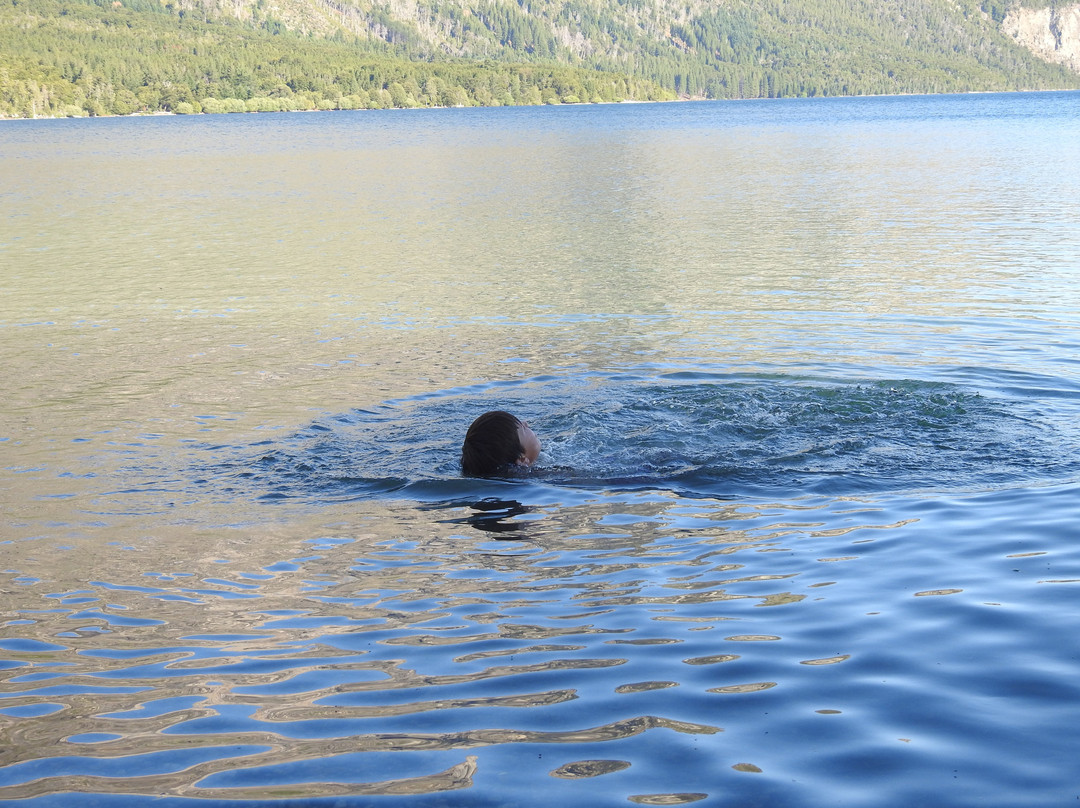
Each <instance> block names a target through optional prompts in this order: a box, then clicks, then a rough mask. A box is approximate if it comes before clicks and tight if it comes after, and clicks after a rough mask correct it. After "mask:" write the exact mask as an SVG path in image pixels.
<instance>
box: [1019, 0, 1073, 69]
mask: <svg viewBox="0 0 1080 808" xmlns="http://www.w3.org/2000/svg"><path fill="white" fill-rule="evenodd" d="M1002 28H1003V29H1004V30H1005V33H1007V34H1008V35H1009V36H1011V37H1012V38H1013V39H1014V40H1016V42H1017V44H1019V45H1022V46H1024V47H1025V48H1027V49H1028V50H1030V51H1031V52H1032V53H1034V54H1035V55H1036V56H1038V57H1039V58H1040V59H1045V60H1046V61H1047V62H1052V63H1054V64H1059V65H1064V66H1065V67H1067V68H1069V69H1070V70H1074V71H1076V72H1077V73H1080V3H1074V4H1072V5H1057V4H1055V5H1054V6H1052V7H1051V8H1042V9H1035V8H1020V7H1014V8H1013V9H1012V10H1010V11H1009V13H1008V14H1007V15H1006V16H1005V20H1004V22H1002Z"/></svg>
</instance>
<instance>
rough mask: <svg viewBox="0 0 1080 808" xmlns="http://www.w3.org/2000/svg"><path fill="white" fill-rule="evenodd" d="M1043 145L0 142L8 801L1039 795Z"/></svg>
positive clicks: (1072, 128) (884, 122)
mask: <svg viewBox="0 0 1080 808" xmlns="http://www.w3.org/2000/svg"><path fill="white" fill-rule="evenodd" d="M1078 122H1080V95H1078V94H1076V93H1054V94H1025V95H988V96H965V97H957V96H943V97H930V98H919V97H915V98H878V99H831V100H808V101H784V102H749V103H702V104H678V105H619V106H607V107H575V108H544V109H496V110H479V109H477V110H424V111H387V112H379V113H367V112H357V113H344V112H343V113H334V114H329V113H328V114H304V115H300V114H297V115H244V116H201V117H189V118H181V117H177V118H169V119H161V118H154V119H105V120H82V121H43V122H10V123H8V124H5V125H4V126H3V127H0V161H2V164H3V166H4V171H3V172H2V173H0V266H2V274H0V287H2V289H0V291H2V292H3V294H2V296H0V335H2V336H3V359H4V369H5V376H6V377H7V378H8V379H9V384H8V389H7V392H6V395H5V396H4V397H3V399H2V401H0V418H2V421H0V424H2V429H0V469H2V471H0V497H2V504H3V517H2V519H3V536H2V538H0V593H2V594H3V604H4V605H3V615H2V617H3V628H2V632H0V652H2V653H0V677H2V678H0V798H2V799H16V800H21V801H22V803H23V804H28V805H34V806H51V805H64V806H69V805H71V806H82V805H128V804H130V805H140V804H143V803H144V802H145V800H146V798H147V797H149V796H154V797H157V798H158V802H161V803H162V804H165V805H173V804H175V805H187V804H195V803H196V802H199V801H206V800H212V801H214V802H215V803H225V804H228V803H229V802H230V801H236V802H237V804H240V803H243V804H274V805H278V804H290V803H292V804H304V805H318V804H327V805H368V804H380V805H382V804H401V805H409V806H412V805H470V806H473V805H476V806H487V805H490V806H514V805H538V804H548V803H549V802H562V803H565V804H568V805H583V806H585V805H588V806H593V805H608V804H610V805H616V804H619V805H621V804H627V803H630V804H668V805H670V804H682V803H690V802H701V803H702V804H725V805H769V806H818V805H820V806H832V805H853V806H854V805H870V804H872V805H888V806H892V805H896V806H909V805H941V806H945V805H948V806H954V805H955V806H963V805H980V806H987V805H991V806H994V805H1000V806H1015V805H1020V804H1023V805H1032V806H1034V805H1046V806H1052V805H1062V804H1066V803H1069V804H1072V803H1074V802H1075V800H1076V799H1077V797H1080V781H1078V779H1077V776H1076V772H1075V770H1076V766H1075V753H1074V750H1075V748H1076V745H1077V743H1078V742H1080V734H1078V731H1077V729H1076V727H1077V726H1080V721H1078V719H1080V707H1078V706H1077V705H1080V698H1078V696H1080V692H1078V691H1080V687H1078V685H1077V684H1076V676H1075V673H1076V670H1077V660H1078V658H1080V641H1078V640H1077V635H1076V631H1075V626H1076V623H1077V618H1078V616H1080V606H1078V603H1080V601H1078V598H1077V592H1078V591H1080V590H1078V589H1077V587H1078V586H1080V549H1078V547H1077V543H1076V536H1077V532H1076V528H1075V525H1076V524H1077V519H1078V517H1080V507H1078V503H1080V498H1078V493H1080V452H1078V446H1080V440H1078V438H1080V418H1078V416H1080V361H1078V360H1077V358H1076V357H1077V356H1078V355H1080V351H1078V349H1080V293H1078V281H1077V275H1076V273H1077V271H1080V218H1078V217H1077V216H1076V211H1077V210H1080V140H1078V139H1077V138H1076V137H1075V132H1076V131H1077V129H1078V127H1077V124H1078ZM496 407H497V408H506V409H510V410H511V411H513V412H515V413H517V414H519V415H521V416H522V417H525V418H527V419H528V420H529V422H530V423H531V424H532V425H533V427H534V428H535V429H536V431H537V432H538V433H539V434H540V436H541V438H542V440H543V441H544V452H543V454H542V455H541V459H540V463H539V464H538V466H537V467H536V468H535V469H534V470H532V471H530V472H528V473H526V474H523V475H519V476H516V477H513V478H508V479H499V480H487V481H482V480H469V479H462V478H461V476H460V474H459V473H458V470H457V467H456V463H457V457H456V455H457V451H458V448H459V446H460V440H461V437H462V435H463V433H464V429H465V428H466V427H467V425H468V423H469V422H470V421H471V419H472V418H473V417H475V415H476V414H478V413H479V412H482V411H483V410H485V409H491V408H496Z"/></svg>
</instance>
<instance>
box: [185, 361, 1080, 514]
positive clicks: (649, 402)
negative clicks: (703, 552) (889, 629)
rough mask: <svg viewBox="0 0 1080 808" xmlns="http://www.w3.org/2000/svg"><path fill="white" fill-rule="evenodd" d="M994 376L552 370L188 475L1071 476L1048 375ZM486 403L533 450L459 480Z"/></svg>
mask: <svg viewBox="0 0 1080 808" xmlns="http://www.w3.org/2000/svg"><path fill="white" fill-rule="evenodd" d="M983 381H984V382H985V379H984V380H983ZM996 381H997V383H998V385H999V387H998V389H995V390H992V391H989V392H980V388H979V387H975V386H972V387H968V386H963V385H959V384H955V383H951V382H932V381H922V380H911V379H895V380H894V379H890V380H860V381H837V380H834V379H828V378H815V377H798V376H795V377H792V376H781V375H747V374H730V375H721V374H711V373H703V372H673V373H667V374H659V375H649V374H648V373H624V374H609V375H601V374H585V375H581V376H576V377H570V378H554V377H545V378H541V379H531V380H526V381H523V382H518V383H514V384H506V383H504V384H500V385H487V386H481V387H476V388H459V389H452V390H447V391H443V392H441V393H432V394H427V395H423V396H418V397H413V398H408V399H402V400H396V401H389V402H387V403H385V404H384V405H383V406H382V407H380V408H375V409H367V410H356V411H352V412H346V413H339V414H336V415H327V416H324V417H322V418H320V419H318V420H317V421H314V422H312V423H311V424H309V425H308V426H306V427H304V428H302V429H300V430H298V431H296V432H294V433H292V434H289V435H285V436H283V437H282V438H281V439H279V440H276V441H265V440H260V441H259V442H258V444H253V445H251V446H249V447H244V446H234V447H231V448H222V447H217V446H215V447H212V448H211V447H205V449H204V450H203V451H201V452H199V453H198V455H196V458H197V459H199V460H201V459H202V457H203V456H204V454H203V452H205V453H206V454H211V455H213V456H214V459H213V460H212V461H211V464H210V466H209V467H203V468H201V469H191V470H190V473H191V475H192V476H193V477H197V478H198V479H199V480H208V481H209V480H212V481H213V483H212V487H213V491H214V492H215V493H216V494H218V495H220V496H223V497H225V498H227V499H235V498H237V497H241V496H242V497H244V498H252V499H259V500H262V501H265V502H286V503H287V502H300V503H305V504H317V503H320V502H323V503H325V502H333V501H352V500H360V499H365V498H371V497H376V498H382V497H391V498H399V499H410V500H413V501H421V502H424V501H427V502H431V501H442V502H455V501H458V500H462V501H463V500H469V499H472V500H484V499H491V500H493V501H498V500H500V499H503V500H506V501H513V500H514V499H516V498H518V497H516V495H515V492H520V491H521V490H522V484H523V483H526V484H527V488H528V490H529V491H530V494H531V495H534V496H538V497H539V498H540V499H541V500H543V499H554V500H555V501H563V502H565V501H568V499H569V501H574V497H575V496H578V497H580V496H582V495H587V494H588V492H605V493H612V492H635V491H654V492H668V493H674V494H677V495H680V496H690V497H695V496H708V497H722V498H737V497H748V496H750V497H754V496H766V497H771V496H800V495H822V496H834V495H846V494H860V493H872V492H879V493H880V492H902V491H921V490H938V491H973V490H983V489H987V488H995V487H1007V486H1012V485H1020V484H1044V483H1049V482H1055V481H1061V480H1067V479H1070V478H1072V477H1074V476H1075V475H1076V474H1077V473H1080V460H1078V455H1077V452H1076V448H1075V447H1076V439H1077V436H1076V427H1075V423H1074V422H1069V421H1068V420H1067V419H1065V418H1063V417H1062V413H1063V412H1065V411H1067V408H1063V407H1062V406H1056V407H1054V408H1045V409H1044V408H1042V407H1041V406H1040V404H1039V402H1040V401H1041V400H1043V399H1042V393H1044V392H1045V389H1043V388H1042V387H1040V388H1039V391H1038V396H1037V397H1033V396H1032V395H1031V390H1032V388H1031V385H1032V384H1042V385H1047V384H1049V383H1050V382H1051V381H1052V380H1046V379H1043V380H1041V381H1036V380H1033V379H1027V380H1026V382H1027V383H1026V384H1024V385H1022V387H1021V389H1016V382H1017V380H1016V379H1013V378H1010V379H1003V378H1000V377H999V378H998V379H997V380H996ZM1010 394H1015V396H1014V397H1010ZM1058 394H1059V396H1060V397H1061V398H1063V399H1069V398H1076V397H1077V394H1076V393H1075V392H1071V391H1068V390H1059V391H1058ZM492 408H505V409H509V410H511V411H512V412H515V413H516V414H519V415H520V417H522V418H523V419H525V420H528V421H529V423H530V424H531V425H532V426H533V428H534V429H535V430H536V431H537V432H538V434H539V435H540V437H541V440H542V441H543V444H544V449H543V453H542V454H541V457H540V460H539V462H538V463H537V465H536V466H535V467H534V468H533V469H531V470H529V471H528V472H524V473H518V474H515V475H512V476H510V477H507V478H505V479H492V480H474V479H466V478H462V476H461V474H460V469H459V467H458V458H459V452H460V442H461V439H462V436H463V435H464V433H465V430H466V428H467V427H468V424H469V423H470V422H471V420H472V419H473V418H474V417H475V416H476V415H478V414H479V413H481V412H483V411H485V410H487V409H492ZM191 487H192V489H193V491H194V490H195V489H201V488H202V487H203V484H202V483H198V482H194V481H193V482H192V483H191ZM575 492H576V493H575ZM199 493H200V494H203V493H205V492H199ZM481 510H483V509H481ZM496 510H497V509H496ZM505 515H506V514H503V516H500V515H499V514H498V513H492V514H485V513H478V514H477V515H476V518H475V522H476V526H477V527H480V528H481V529H483V526H484V524H487V525H488V526H489V527H490V528H491V530H492V531H493V532H495V531H499V530H502V529H504V528H505V526H506V524H507V523H506V521H505V519H504V518H503V517H505Z"/></svg>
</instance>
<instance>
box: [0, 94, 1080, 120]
mask: <svg viewBox="0 0 1080 808" xmlns="http://www.w3.org/2000/svg"><path fill="white" fill-rule="evenodd" d="M1037 93H1080V89H1074V88H1064V89H1051V90H967V91H964V92H954V93H874V94H866V95H815V96H790V97H789V96H784V97H779V98H669V99H661V100H653V101H637V100H624V101H580V102H577V103H569V104H564V103H559V104H499V105H495V104H490V105H477V106H471V105H470V106H464V105H461V106H453V107H446V106H431V107H428V106H423V107H419V106H418V107H382V108H378V109H367V108H363V109H290V110H251V111H247V110H245V111H244V112H240V111H236V112H201V111H200V112H169V111H165V110H159V111H156V112H132V113H130V114H128V115H40V116H37V117H34V118H10V117H4V116H0V123H6V122H9V121H67V120H84V119H87V118H194V117H199V116H203V115H206V116H211V117H219V116H228V115H304V114H309V113H335V112H410V111H414V110H432V109H500V108H503V107H514V108H518V109H524V108H543V107H554V108H557V107H600V106H619V105H643V104H674V103H680V104H682V103H700V102H711V103H730V104H737V103H745V102H754V101H766V102H768V101H826V100H837V99H844V98H850V99H857V98H917V97H919V96H926V97H928V98H932V97H939V96H949V95H957V96H968V95H1034V94H1037Z"/></svg>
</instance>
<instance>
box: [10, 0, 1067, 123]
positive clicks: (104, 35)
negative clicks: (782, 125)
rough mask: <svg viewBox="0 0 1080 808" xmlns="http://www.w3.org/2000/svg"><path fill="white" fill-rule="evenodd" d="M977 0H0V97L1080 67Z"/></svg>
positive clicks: (149, 107) (318, 96) (818, 81)
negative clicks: (1056, 57) (1041, 49)
mask: <svg viewBox="0 0 1080 808" xmlns="http://www.w3.org/2000/svg"><path fill="white" fill-rule="evenodd" d="M979 1H980V0H848V1H847V2H843V1H842V0H752V1H751V0H725V2H723V3H717V2H708V3H707V2H703V0H82V1H80V0H0V115H8V116H29V115H42V114H44V115H55V114H83V113H86V112H89V113H91V114H102V113H126V112H134V111H154V110H172V111H179V112H189V111H198V110H200V109H205V110H206V111H234V110H235V111H239V110H244V109H246V110H262V109H307V108H315V107H322V108H355V107H383V106H418V105H419V106H429V105H459V104H506V103H513V104H520V103H553V102H574V101H611V100H621V99H631V98H632V99H642V100H645V99H657V98H665V97H675V96H676V95H678V96H683V97H710V98H757V97H788V96H804V95H810V96H813V95H856V94H879V93H915V92H961V91H972V90H979V91H987V90H1025V89H1059V88H1074V87H1080V73H1077V71H1076V70H1073V69H1070V67H1069V66H1068V64H1069V63H1068V62H1067V61H1065V62H1064V63H1062V64H1055V63H1051V62H1050V61H1047V58H1050V57H1046V58H1039V57H1038V56H1036V55H1035V54H1034V53H1033V52H1032V50H1031V49H1029V48H1027V47H1023V46H1021V45H1020V44H1018V42H1017V39H1019V40H1020V41H1023V42H1025V44H1028V43H1027V42H1026V41H1025V40H1024V39H1023V37H1020V36H1018V35H1017V34H1016V33H1015V31H1012V29H1010V31H1012V33H1013V36H1010V35H1009V34H1008V33H1006V30H1005V29H1006V25H1003V23H1006V22H1007V18H1008V19H1012V18H1013V17H1016V15H1017V14H1020V13H1021V12H1024V14H1026V16H1024V19H1025V20H1028V21H1029V22H1030V20H1031V19H1034V18H1035V17H1033V15H1036V16H1037V15H1038V14H1039V13H1041V12H1039V11H1038V9H1021V8H1019V7H1017V6H1011V7H1009V8H1006V7H1005V6H1003V5H1001V3H1002V0H981V2H982V5H978V4H977V3H978V2H979ZM1035 1H1036V2H1038V0H1035ZM1054 8H1055V11H1054V13H1055V14H1056V15H1057V17H1054V18H1053V19H1061V15H1060V13H1059V12H1060V9H1059V7H1057V6H1055V7H1054ZM1047 14H1048V15H1049V11H1048V12H1047ZM1009 15H1012V17H1009ZM1038 19H1041V17H1040V18H1038ZM1047 19H1048V20H1049V19H1051V17H1050V16H1048V17H1047ZM1048 24H1051V23H1048ZM1032 25H1034V26H1035V28H1036V29H1037V26H1038V23H1037V22H1036V23H1031V24H1030V25H1029V26H1028V28H1027V29H1025V31H1027V32H1028V38H1029V39H1031V38H1032V37H1033V36H1034V34H1032V33H1031V30H1033V29H1032V28H1031V26H1032ZM1014 28H1015V26H1014ZM1036 33H1039V32H1038V31H1037V30H1036ZM1051 33H1053V32H1051ZM1014 36H1015V37H1016V38H1015V39H1014ZM1058 39H1059V40H1060V36H1059V37H1058ZM1044 56H1045V54H1044Z"/></svg>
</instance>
